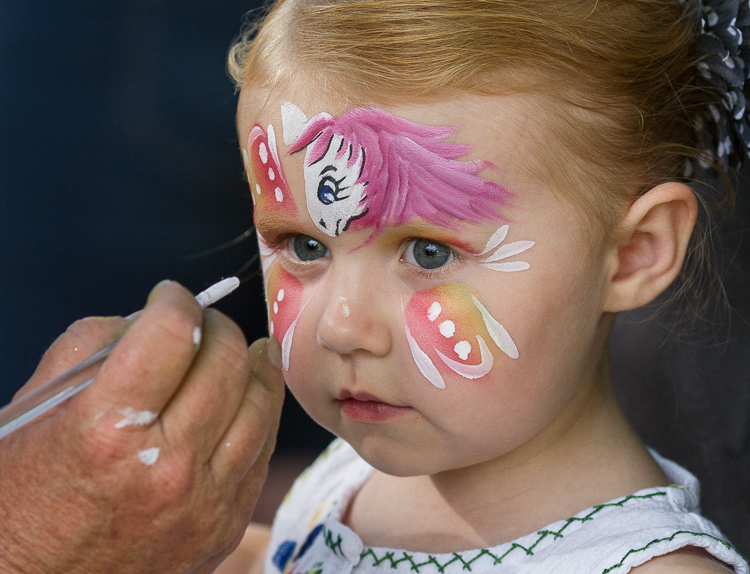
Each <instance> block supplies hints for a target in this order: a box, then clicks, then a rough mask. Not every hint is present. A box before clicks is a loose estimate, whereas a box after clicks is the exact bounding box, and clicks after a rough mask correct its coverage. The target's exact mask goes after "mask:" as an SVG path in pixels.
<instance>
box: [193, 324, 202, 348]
mask: <svg viewBox="0 0 750 574" xmlns="http://www.w3.org/2000/svg"><path fill="white" fill-rule="evenodd" d="M201 338H202V333H201V328H200V327H196V328H195V329H193V344H194V345H195V346H196V347H200V344H201Z"/></svg>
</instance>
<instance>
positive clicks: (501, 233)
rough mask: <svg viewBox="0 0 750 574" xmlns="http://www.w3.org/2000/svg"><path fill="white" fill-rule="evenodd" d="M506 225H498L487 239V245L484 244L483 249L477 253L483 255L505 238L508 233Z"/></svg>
mask: <svg viewBox="0 0 750 574" xmlns="http://www.w3.org/2000/svg"><path fill="white" fill-rule="evenodd" d="M508 229H509V226H508V225H503V226H502V227H498V229H497V231H495V233H493V234H492V237H490V239H489V241H487V245H485V246H484V251H482V252H481V253H480V254H479V255H484V254H485V253H489V252H490V251H492V250H493V249H495V247H497V246H498V245H500V244H501V243H502V242H503V240H505V236H506V235H508Z"/></svg>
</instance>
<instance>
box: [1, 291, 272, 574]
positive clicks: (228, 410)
mask: <svg viewBox="0 0 750 574" xmlns="http://www.w3.org/2000/svg"><path fill="white" fill-rule="evenodd" d="M198 326H200V327H201V328H202V342H201V345H200V348H199V349H196V346H195V344H194V342H193V332H194V329H195V328H196V327H198ZM125 328H126V321H124V320H123V319H120V318H106V319H105V318H92V319H85V320H83V321H79V322H77V323H75V324H73V325H72V326H71V327H70V328H69V329H68V330H67V332H66V333H65V334H63V335H62V336H61V337H60V338H59V339H58V340H57V341H55V343H54V344H53V345H52V346H51V348H50V349H49V351H48V352H47V353H46V354H45V356H44V358H43V360H42V361H41V363H40V365H39V367H38V369H37V371H36V372H35V373H34V375H33V377H32V378H31V380H30V381H29V382H28V383H27V384H26V386H24V387H23V388H22V389H21V390H20V391H19V393H18V395H19V396H20V395H22V394H24V393H27V392H29V391H30V390H31V389H33V388H34V387H36V386H38V385H39V384H41V383H42V382H44V381H46V380H48V379H49V378H51V377H52V376H54V375H55V374H56V373H59V372H61V371H62V370H64V369H66V368H67V367H69V366H71V365H72V364H75V363H76V362H78V361H79V360H81V358H83V357H85V356H87V355H89V354H91V353H92V352H94V351H96V350H98V349H100V348H102V347H103V346H105V345H106V344H108V343H110V342H111V341H112V340H114V339H115V338H116V336H117V335H118V334H119V333H120V332H122V331H123V329H125ZM278 353H279V349H278V343H277V342H275V341H273V342H272V343H269V342H267V341H258V342H256V343H255V344H254V345H253V346H251V347H250V348H249V349H248V347H247V344H246V342H245V340H244V337H243V336H242V333H241V332H240V330H239V328H238V327H237V326H236V325H235V324H234V323H233V322H232V321H230V320H229V319H228V318H227V317H225V316H223V315H222V314H221V313H219V312H217V311H214V310H207V311H205V312H202V311H201V309H200V308H199V307H198V305H197V304H196V302H195V300H194V299H193V296H192V294H191V293H189V292H188V291H187V290H186V289H184V288H182V287H180V286H179V285H177V284H176V283H165V284H160V285H159V286H157V287H156V288H155V289H154V291H153V292H152V293H151V295H150V297H149V300H148V304H147V306H146V308H145V310H144V311H143V312H142V313H141V315H140V316H139V317H138V318H137V319H136V320H135V322H134V323H133V324H132V326H130V327H129V328H128V329H127V331H126V332H125V334H124V336H123V337H122V339H121V341H120V343H119V345H118V346H117V347H116V349H115V350H114V351H113V352H112V354H111V355H110V356H109V357H108V359H107V360H106V362H105V363H104V364H103V366H102V368H101V370H100V372H99V374H98V375H97V379H96V382H95V384H93V385H92V386H91V387H89V388H88V389H86V390H85V391H83V392H82V393H81V394H80V395H78V396H77V397H76V398H75V399H73V400H72V401H70V402H69V403H67V404H65V405H64V406H62V407H61V408H59V409H58V410H56V411H54V412H52V413H51V414H49V415H48V416H46V417H45V418H43V419H41V420H37V421H36V422H34V423H32V424H30V425H29V426H27V427H24V428H23V429H21V430H19V431H17V432H15V433H14V434H12V435H9V436H8V437H6V438H5V439H4V440H3V442H2V448H0V490H2V492H3V496H2V497H0V521H2V524H3V528H2V529H0V547H2V548H3V552H2V553H0V570H1V571H2V572H7V573H16V572H18V573H21V572H23V573H27V574H29V573H31V574H37V573H38V574H42V573H44V574H47V573H63V572H64V573H74V572H80V573H84V572H86V573H90V572H118V573H128V572H132V573H149V572H153V573H157V572H158V573H165V572H167V573H169V572H175V573H176V572H212V571H213V570H214V569H215V568H216V566H217V565H218V564H219V562H220V561H221V560H222V559H223V557H224V556H226V555H227V554H228V553H229V552H231V551H232V549H233V548H234V547H235V546H236V544H237V543H238V542H239V540H240V538H241V536H242V534H243V531H244V530H245V526H246V525H247V522H248V521H249V517H250V515H251V513H252V509H253V507H254V504H255V501H256V499H257V496H258V493H259V491H260V488H261V486H262V483H263V480H264V478H265V475H266V470H267V463H268V458H269V456H270V453H271V451H272V450H273V445H274V440H275V433H276V428H277V424H278V418H279V412H280V408H281V402H282V396H283V395H282V393H283V384H282V379H281V375H280V372H279V370H278V368H277V367H275V366H274V365H273V364H272V362H275V363H276V364H279V363H278V356H279V355H278ZM128 408H131V409H133V410H135V411H143V410H148V411H152V412H154V413H158V418H157V419H156V420H154V421H153V422H152V423H151V424H148V425H143V426H137V425H133V426H125V427H121V428H117V424H118V423H119V422H120V421H122V420H123V418H124V417H123V414H122V411H123V410H124V409H128ZM154 447H156V448H159V449H160V456H159V458H158V460H157V461H156V462H155V463H154V464H153V465H152V466H146V465H144V464H143V463H142V462H141V461H140V459H139V457H138V451H140V450H144V449H147V448H154Z"/></svg>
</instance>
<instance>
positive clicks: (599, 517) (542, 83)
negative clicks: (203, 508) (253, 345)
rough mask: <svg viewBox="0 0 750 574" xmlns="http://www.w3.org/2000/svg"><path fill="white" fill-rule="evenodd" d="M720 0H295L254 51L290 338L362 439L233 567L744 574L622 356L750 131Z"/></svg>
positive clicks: (263, 221)
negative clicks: (622, 376)
mask: <svg viewBox="0 0 750 574" xmlns="http://www.w3.org/2000/svg"><path fill="white" fill-rule="evenodd" d="M716 4H717V6H716V7H711V6H709V5H706V6H699V5H697V4H693V3H690V4H681V3H679V2H678V1H677V0H598V1H597V0H577V1H573V2H567V3H564V4H561V3H560V2H553V1H550V0H519V1H512V0H476V1H474V0H376V1H373V0H281V1H280V2H278V3H277V4H276V5H275V6H273V8H272V10H271V11H270V13H269V15H268V17H267V18H266V20H265V22H264V23H263V25H262V26H260V28H259V30H258V32H257V36H256V38H255V39H254V40H253V42H252V43H250V42H249V41H248V40H247V38H245V39H243V40H242V41H240V42H239V43H238V44H237V45H235V47H234V48H233V50H232V57H231V59H230V60H231V68H232V71H233V74H234V76H235V78H236V80H237V82H238V85H239V87H240V88H241V96H240V102H239V111H238V126H239V127H238V129H239V135H240V141H241V145H242V152H243V155H244V158H245V163H246V167H247V172H248V176H249V180H250V186H251V190H252V195H253V200H254V204H255V223H256V228H257V232H258V240H259V243H260V248H261V254H262V260H263V270H264V277H265V282H266V291H267V298H268V304H269V328H270V332H271V334H272V335H273V336H275V337H277V338H278V339H279V341H280V342H281V345H282V362H283V368H284V371H285V377H286V381H287V383H288V385H289V387H290V389H291V390H292V392H293V393H294V394H295V396H296V398H297V399H298V400H299V402H300V403H301V404H302V405H303V407H304V408H305V409H306V410H307V412H309V413H310V415H311V416H312V417H313V418H314V419H315V420H316V421H317V422H319V423H320V424H321V425H323V426H324V427H325V428H327V429H329V430H330V431H332V432H333V433H335V434H336V435H338V436H339V437H341V438H340V439H339V440H337V441H336V442H334V443H333V445H332V446H331V447H330V448H329V449H328V450H327V451H326V452H325V453H324V454H323V455H322V456H321V457H320V459H319V460H318V461H317V462H316V463H315V464H314V465H313V466H312V467H311V468H310V469H309V470H308V471H306V473H305V474H304V475H303V476H302V477H301V478H300V479H299V480H298V481H297V483H296V484H295V486H294V488H293V489H292V491H291V492H290V494H289V495H288V497H287V499H286V500H285V502H284V505H283V506H282V508H281V509H280V510H279V513H278V515H277V518H276V521H275V523H274V528H273V532H272V533H271V534H268V533H265V532H263V531H259V530H258V529H251V530H248V533H247V535H246V538H245V540H244V541H243V544H242V547H241V549H240V550H238V553H237V554H236V555H235V556H233V557H232V558H230V560H229V561H228V562H227V563H226V564H225V565H224V568H225V570H224V571H225V572H227V571H239V572H248V571H253V570H260V569H261V568H264V570H265V571H266V572H267V573H268V574H275V573H279V572H294V573H299V574H312V573H315V574H318V573H321V574H334V573H336V574H338V573H348V572H352V571H355V572H357V573H364V572H382V573H383V574H385V573H392V572H402V573H404V574H406V573H407V572H416V573H417V574H433V573H435V574H453V573H456V574H458V573H463V572H467V571H468V572H485V571H492V572H497V573H503V572H514V573H515V572H524V573H531V572H533V573H542V572H554V573H568V572H570V573H573V572H575V573H579V572H580V573H588V572H596V573H602V574H603V573H615V572H617V573H621V572H628V571H630V570H633V571H635V572H639V573H649V572H701V573H709V572H726V571H734V572H738V573H747V572H748V567H747V564H746V563H745V561H744V560H743V559H742V558H741V557H740V556H739V555H738V554H737V553H736V552H735V551H734V549H733V548H732V546H730V545H729V543H728V542H727V541H726V540H725V539H724V538H723V536H722V535H721V533H720V532H719V531H718V530H717V529H716V527H715V526H713V525H712V524H711V523H710V522H708V521H707V520H705V519H704V518H702V517H701V516H700V515H699V514H698V511H697V505H698V484H697V481H696V480H695V478H694V477H693V476H692V475H691V474H689V473H688V472H687V471H686V470H684V469H682V468H681V467H679V466H678V465H676V464H674V463H672V462H670V461H668V460H665V459H664V458H662V457H660V456H659V455H658V454H657V453H655V452H653V451H649V449H648V448H647V447H646V446H644V445H643V444H642V443H641V442H640V440H639V439H638V437H637V436H636V434H635V432H634V431H633V430H632V428H631V427H630V425H629V424H628V422H627V421H626V419H625V417H624V416H623V414H622V412H621V410H620V407H619V406H618V404H617V400H616V399H615V395H614V391H613V388H612V383H611V380H610V375H609V367H608V356H607V353H608V349H607V338H608V333H609V330H610V327H611V325H612V320H613V317H614V315H615V313H617V312H619V311H623V310H628V309H633V308H636V307H639V306H642V305H645V304H647V303H649V302H651V301H652V300H653V299H654V298H655V297H657V296H658V295H659V294H661V293H662V292H664V291H665V289H667V287H668V286H669V285H670V284H671V283H672V282H673V281H675V279H677V278H678V277H680V275H681V270H682V269H683V263H684V260H685V255H686V252H687V251H688V249H689V248H690V249H691V250H694V247H693V246H692V245H691V242H694V241H695V238H696V237H700V234H698V235H695V234H694V232H693V228H694V223H695V221H696V217H697V213H698V207H697V204H698V202H697V200H696V196H695V194H694V193H693V191H692V190H691V188H690V187H688V185H686V182H689V181H692V179H691V177H692V176H693V174H695V173H707V168H708V167H709V166H710V165H714V166H715V167H717V168H722V166H723V165H725V164H727V163H728V162H734V161H735V160H736V159H737V157H739V156H740V154H741V153H744V147H743V146H744V138H745V135H744V134H745V133H747V134H750V132H743V127H744V124H745V116H744V97H743V94H742V84H743V82H744V75H745V64H744V62H743V60H742V57H743V56H745V52H744V48H743V47H742V32H743V29H742V28H743V27H745V26H748V25H750V18H748V16H749V15H750V13H749V11H748V7H747V3H746V2H743V3H742V4H741V5H740V6H737V3H736V2H735V3H734V4H733V3H732V2H728V1H717V2H716ZM747 32H748V36H747V37H750V30H747ZM747 69H748V70H750V68H747ZM696 169H697V170H698V171H696ZM688 269H689V268H688ZM689 279H690V277H688V280H689ZM683 280H684V277H683ZM264 555H265V563H264V564H263V565H261V564H260V562H261V560H262V557H263V556H264ZM243 562H244V564H242V563H243ZM238 564H239V565H238ZM232 568H236V570H231V569H232Z"/></svg>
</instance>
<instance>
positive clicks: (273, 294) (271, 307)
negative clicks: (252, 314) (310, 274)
mask: <svg viewBox="0 0 750 574" xmlns="http://www.w3.org/2000/svg"><path fill="white" fill-rule="evenodd" d="M266 277H267V280H266V301H267V302H268V331H269V333H270V334H271V336H273V337H276V338H277V339H278V340H279V342H280V343H281V362H282V365H283V367H284V370H285V371H288V370H289V358H290V355H291V349H292V342H293V340H294V330H295V327H296V325H297V320H298V319H299V316H300V314H301V313H302V310H303V309H304V304H303V300H302V299H303V293H302V292H303V287H302V282H301V281H300V280H299V279H297V278H296V277H295V276H294V275H292V274H291V273H289V272H288V271H287V270H285V269H284V268H283V267H282V266H281V264H280V263H279V262H272V266H271V270H270V273H268V274H267V275H266Z"/></svg>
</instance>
